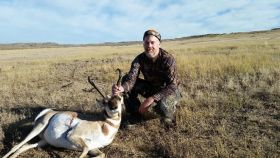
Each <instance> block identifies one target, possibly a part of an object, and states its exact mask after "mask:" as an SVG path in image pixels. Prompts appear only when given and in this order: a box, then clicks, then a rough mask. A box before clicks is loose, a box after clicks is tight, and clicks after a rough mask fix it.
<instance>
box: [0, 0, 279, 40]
mask: <svg viewBox="0 0 280 158" xmlns="http://www.w3.org/2000/svg"><path fill="white" fill-rule="evenodd" d="M279 17H280V2H279V1H278V0H270V1H267V0H258V1H253V0H236V1H228V0H216V1H210V0H200V1H197V0H188V1H184V0H166V1H161V0H155V1H148V0H135V1H128V0H118V1H117V0H113V1H110V0H102V1H92V0H80V1H76V0H57V1H49V0H40V1H36V0H25V1H21V0H10V1H5V0H4V1H0V21H1V22H0V34H1V37H2V38H1V39H0V43H12V42H57V43H100V42H118V41H131V40H133V41H135V40H141V39H142V33H143V32H144V31H145V30H146V29H149V28H155V29H158V30H159V31H160V32H161V34H162V37H163V38H165V39H166V38H176V37H183V36H190V35H197V34H206V33H228V32H240V31H254V30H262V29H271V28H274V27H279V26H280V23H279V20H278V19H279Z"/></svg>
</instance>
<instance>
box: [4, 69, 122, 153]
mask: <svg viewBox="0 0 280 158" xmlns="http://www.w3.org/2000/svg"><path fill="white" fill-rule="evenodd" d="M118 71H119V79H118V82H117V84H120V82H121V78H122V75H121V71H120V69H118ZM88 81H89V83H90V84H91V85H92V86H93V87H94V88H95V89H96V90H97V91H98V92H99V93H100V94H101V96H102V97H103V100H102V101H101V103H102V105H103V106H104V116H105V118H104V119H103V120H100V121H88V120H82V119H79V118H78V117H77V113H76V112H71V111H61V112H59V111H54V110H52V109H45V110H43V111H42V112H40V113H39V114H38V116H37V117H36V118H35V121H34V128H33V129H32V131H31V132H30V133H29V134H28V135H27V137H26V138H25V139H24V140H23V141H22V142H20V143H19V144H18V145H16V146H14V147H13V148H12V149H11V150H10V151H9V152H8V153H7V154H6V155H5V156H4V157H3V158H7V157H9V156H10V155H11V154H13V155H11V156H10V157H11V158H14V157H17V156H18V155H19V154H20V153H22V152H24V151H26V150H28V149H31V148H35V147H42V146H44V145H46V144H50V145H52V146H55V147H61V148H66V149H71V150H79V151H82V154H81V155H80V158H82V157H85V156H86V155H87V154H90V155H92V156H96V157H105V154H104V153H102V152H101V151H100V150H99V148H101V147H104V146H106V145H109V144H110V143H111V142H112V140H113V139H114V137H115V135H116V133H117V131H118V129H119V126H120V123H121V109H122V104H123V97H122V96H121V95H114V96H112V97H109V96H108V97H105V96H104V95H103V94H102V93H101V92H100V90H99V89H98V88H97V87H96V86H95V84H94V82H92V81H91V79H90V77H88ZM99 102H100V101H99ZM37 135H39V136H40V138H41V140H40V141H39V142H37V143H34V144H26V143H27V142H28V141H30V140H31V139H32V138H34V137H35V136H37Z"/></svg>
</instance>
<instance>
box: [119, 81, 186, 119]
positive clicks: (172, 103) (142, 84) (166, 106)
mask: <svg viewBox="0 0 280 158" xmlns="http://www.w3.org/2000/svg"><path fill="white" fill-rule="evenodd" d="M159 90H160V89H159V88H155V87H153V86H152V85H151V84H150V83H149V82H147V81H145V80H143V79H140V78H138V79H137V81H136V83H135V85H134V87H133V88H132V90H131V91H130V92H128V93H127V94H125V96H124V104H125V107H126V112H128V113H130V114H138V109H139V107H140V105H141V102H140V100H139V98H138V95H139V94H140V95H141V96H143V97H145V98H148V97H150V96H152V95H154V94H155V93H157V92H158V91H159ZM180 99H181V95H180V92H179V90H176V92H175V93H174V94H171V95H169V96H168V97H166V98H163V99H161V100H159V101H158V102H156V103H155V105H152V106H153V109H154V111H155V112H156V113H157V114H159V115H160V116H161V117H163V118H170V119H173V118H174V113H175V111H176V105H177V104H178V102H179V101H180Z"/></svg>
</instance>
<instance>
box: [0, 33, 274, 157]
mask: <svg viewBox="0 0 280 158" xmlns="http://www.w3.org/2000/svg"><path fill="white" fill-rule="evenodd" d="M279 37H280V31H279V30H275V31H269V32H260V33H242V34H229V35H219V36H214V37H207V36H206V37H200V38H193V39H187V40H177V41H167V42H163V43H162V47H163V48H165V49H167V50H168V51H170V52H171V53H172V54H173V55H174V56H175V57H176V59H177V64H178V70H179V74H180V79H181V82H182V84H181V88H182V94H183V97H184V98H183V100H182V101H181V104H180V106H179V107H178V111H177V127H176V128H175V129H173V130H170V131H166V130H165V129H164V128H163V127H162V126H161V125H160V122H159V120H158V119H151V120H147V121H145V122H142V123H139V124H137V127H136V128H135V129H129V130H128V129H127V130H125V129H122V130H120V132H119V133H118V135H117V137H116V139H115V140H114V141H113V143H112V144H111V145H110V146H108V147H105V148H104V149H102V151H104V152H105V153H106V154H107V156H108V157H279V155H280V152H279V149H280V146H279V144H280V141H279V140H280V132H279V127H280V80H279V78H280V38H279ZM141 51H142V46H141V45H139V44H138V45H128V46H87V47H68V48H40V49H38V48H36V49H18V50H16V49H15V50H0V60H1V63H0V94H1V95H0V113H1V115H0V122H1V127H0V150H1V152H0V155H3V154H4V153H6V152H7V151H8V150H9V149H10V148H11V146H13V145H15V144H17V143H19V141H20V140H22V139H23V138H24V136H26V134H27V133H28V131H30V130H31V128H32V127H31V126H30V122H31V121H32V119H34V117H35V116H36V114H37V113H38V112H39V111H40V110H41V109H42V108H44V107H53V108H56V109H59V110H75V111H80V112H81V115H90V114H91V113H92V112H94V111H96V110H98V107H96V106H94V104H95V99H96V98H97V97H99V96H98V94H97V93H96V92H95V93H86V92H84V91H83V89H89V88H91V87H90V85H89V84H88V83H87V81H86V78H87V76H89V75H90V76H92V77H93V79H95V80H96V82H97V84H98V85H99V87H101V89H102V91H104V92H107V93H109V92H110V88H111V85H112V84H113V83H114V82H115V80H116V79H117V75H116V73H115V69H116V68H121V69H123V70H126V71H127V70H128V69H129V67H130V62H131V60H132V59H133V58H134V56H135V55H136V54H138V53H139V52H141ZM79 154H80V153H79V152H74V151H66V150H64V149H57V148H53V147H49V146H48V147H45V148H43V149H34V150H30V151H28V152H26V153H24V154H22V156H21V157H77V156H78V155H79Z"/></svg>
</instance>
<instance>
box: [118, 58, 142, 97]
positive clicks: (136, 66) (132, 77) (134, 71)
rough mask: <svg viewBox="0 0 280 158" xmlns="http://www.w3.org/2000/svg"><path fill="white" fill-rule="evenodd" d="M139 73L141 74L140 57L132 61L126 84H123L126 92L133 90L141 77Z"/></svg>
mask: <svg viewBox="0 0 280 158" xmlns="http://www.w3.org/2000/svg"><path fill="white" fill-rule="evenodd" d="M139 73H140V63H139V56H138V57H136V58H135V59H134V60H133V61H132V63H131V67H130V70H129V72H128V74H127V78H126V80H125V82H124V83H123V84H122V86H123V88H124V91H125V92H128V91H130V90H131V89H132V88H133V86H134V84H135V82H136V80H137V78H138V76H139Z"/></svg>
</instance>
